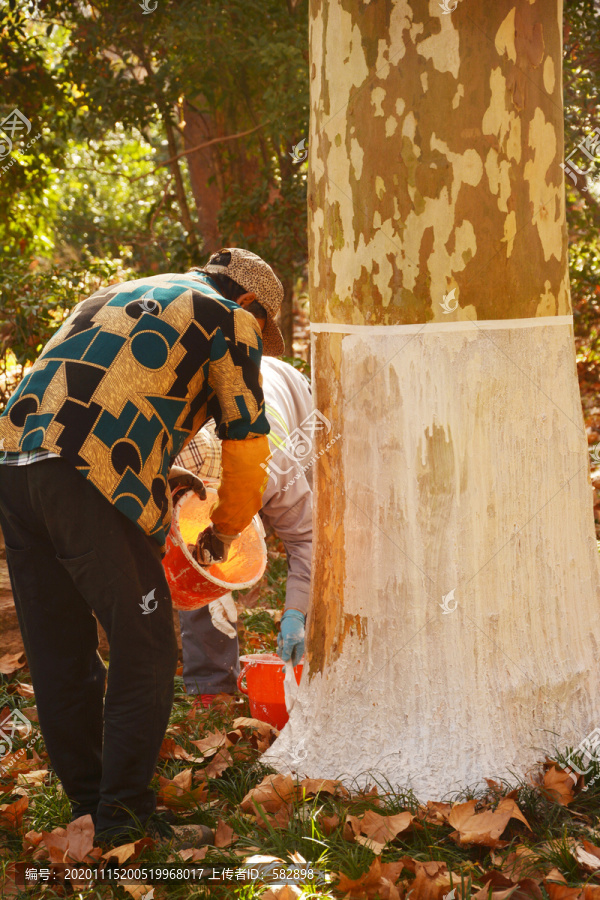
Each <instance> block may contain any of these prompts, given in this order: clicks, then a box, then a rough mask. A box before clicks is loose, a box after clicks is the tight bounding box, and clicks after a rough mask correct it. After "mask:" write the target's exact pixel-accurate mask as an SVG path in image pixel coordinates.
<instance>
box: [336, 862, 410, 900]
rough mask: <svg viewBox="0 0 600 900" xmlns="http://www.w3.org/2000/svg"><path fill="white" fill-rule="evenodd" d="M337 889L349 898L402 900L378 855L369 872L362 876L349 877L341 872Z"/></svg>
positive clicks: (356, 899)
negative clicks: (384, 872) (383, 868)
mask: <svg viewBox="0 0 600 900" xmlns="http://www.w3.org/2000/svg"><path fill="white" fill-rule="evenodd" d="M336 890H337V891H339V892H340V893H344V895H345V897H347V898H348V900H361V898H364V897H367V898H369V900H370V898H375V897H377V898H381V900H400V893H399V891H398V888H397V887H396V886H395V885H394V884H393V883H392V882H391V881H390V879H389V878H387V877H386V876H385V875H384V874H383V872H382V866H381V862H380V860H379V857H378V856H376V857H375V859H374V860H373V862H372V863H371V866H370V868H369V871H368V872H365V873H364V875H361V876H360V878H355V879H352V878H348V876H347V875H344V874H342V873H339V881H338V883H337V885H336Z"/></svg>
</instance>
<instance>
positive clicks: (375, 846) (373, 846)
mask: <svg viewBox="0 0 600 900" xmlns="http://www.w3.org/2000/svg"><path fill="white" fill-rule="evenodd" d="M354 842H355V843H356V844H362V846H363V847H366V848H367V850H370V851H371V853H374V854H375V856H381V854H382V853H383V851H384V850H385V844H380V843H379V842H378V841H374V840H373V839H372V838H368V837H365V835H364V834H357V835H356V837H355V838H354Z"/></svg>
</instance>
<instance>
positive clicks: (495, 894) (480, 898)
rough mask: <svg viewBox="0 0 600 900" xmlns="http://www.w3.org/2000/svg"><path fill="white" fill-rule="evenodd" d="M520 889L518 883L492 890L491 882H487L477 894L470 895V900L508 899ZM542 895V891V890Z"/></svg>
mask: <svg viewBox="0 0 600 900" xmlns="http://www.w3.org/2000/svg"><path fill="white" fill-rule="evenodd" d="M518 890H519V885H518V884H512V885H511V886H510V887H508V888H504V890H502V891H494V890H492V891H491V892H490V886H489V884H486V885H485V886H484V887H482V888H481V889H480V890H479V891H477V893H476V894H473V895H472V896H471V897H470V900H507V898H508V897H510V896H511V894H515V893H516V892H517V891H518ZM540 896H541V892H540Z"/></svg>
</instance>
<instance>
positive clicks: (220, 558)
mask: <svg viewBox="0 0 600 900" xmlns="http://www.w3.org/2000/svg"><path fill="white" fill-rule="evenodd" d="M237 537H239V535H237V534H223V533H222V532H221V531H217V529H216V528H215V526H214V525H209V526H208V528H205V529H204V531H202V532H201V533H200V534H199V535H198V540H197V541H196V546H195V547H194V549H193V557H194V559H195V560H196V562H199V563H200V565H201V566H212V564H213V563H216V562H225V560H226V559H227V557H228V555H229V548H230V547H231V545H232V543H233V542H234V541H235V539H236V538H237Z"/></svg>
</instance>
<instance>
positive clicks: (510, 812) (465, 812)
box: [448, 798, 531, 847]
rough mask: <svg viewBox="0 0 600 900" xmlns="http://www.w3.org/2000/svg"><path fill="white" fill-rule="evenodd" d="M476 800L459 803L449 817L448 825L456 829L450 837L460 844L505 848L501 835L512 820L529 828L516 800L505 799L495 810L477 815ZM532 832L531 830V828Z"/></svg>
mask: <svg viewBox="0 0 600 900" xmlns="http://www.w3.org/2000/svg"><path fill="white" fill-rule="evenodd" d="M476 805H477V801H476V800H469V801H467V803H457V804H455V806H453V808H452V812H451V813H450V815H449V816H448V824H449V825H452V827H453V828H456V831H455V832H452V834H451V835H450V837H453V838H455V839H456V838H458V843H459V844H461V845H464V844H480V845H483V846H484V847H504V846H506V842H505V841H500V840H499V838H500V835H501V834H502V832H503V831H504V829H505V828H506V826H507V825H508V823H509V821H510V819H519V820H520V821H521V822H523V823H524V824H525V825H526V826H527V828H529V824H528V822H527V819H526V818H525V816H524V815H523V813H522V812H521V810H520V809H519V807H518V806H517V804H516V803H515V801H514V800H509V799H508V798H504V799H503V800H501V801H500V803H499V804H498V806H497V808H496V809H495V810H489V809H488V810H485V811H484V812H480V813H475V807H476ZM529 830H530V831H531V829H530V828H529Z"/></svg>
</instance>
